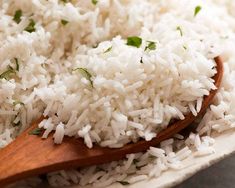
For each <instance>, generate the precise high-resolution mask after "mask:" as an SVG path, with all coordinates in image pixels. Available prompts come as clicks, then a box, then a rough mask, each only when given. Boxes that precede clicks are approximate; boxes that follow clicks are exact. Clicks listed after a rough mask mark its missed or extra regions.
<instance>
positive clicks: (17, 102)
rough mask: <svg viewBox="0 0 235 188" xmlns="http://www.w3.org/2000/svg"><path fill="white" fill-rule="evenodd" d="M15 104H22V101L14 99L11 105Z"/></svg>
mask: <svg viewBox="0 0 235 188" xmlns="http://www.w3.org/2000/svg"><path fill="white" fill-rule="evenodd" d="M17 104H20V105H24V103H23V102H21V101H18V100H15V101H14V102H13V105H14V106H16V105H17Z"/></svg>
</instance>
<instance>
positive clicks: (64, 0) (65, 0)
mask: <svg viewBox="0 0 235 188" xmlns="http://www.w3.org/2000/svg"><path fill="white" fill-rule="evenodd" d="M61 1H62V2H63V3H68V2H69V0H61Z"/></svg>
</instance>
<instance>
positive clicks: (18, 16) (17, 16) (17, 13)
mask: <svg viewBox="0 0 235 188" xmlns="http://www.w3.org/2000/svg"><path fill="white" fill-rule="evenodd" d="M21 16H22V10H17V11H15V14H14V17H13V20H14V21H15V22H16V23H20V22H21Z"/></svg>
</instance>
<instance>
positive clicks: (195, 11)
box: [194, 6, 202, 17]
mask: <svg viewBox="0 0 235 188" xmlns="http://www.w3.org/2000/svg"><path fill="white" fill-rule="evenodd" d="M201 9H202V7H201V6H196V7H195V9H194V17H195V16H197V14H198V13H199V12H200V11H201Z"/></svg>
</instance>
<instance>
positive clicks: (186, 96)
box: [0, 0, 235, 187]
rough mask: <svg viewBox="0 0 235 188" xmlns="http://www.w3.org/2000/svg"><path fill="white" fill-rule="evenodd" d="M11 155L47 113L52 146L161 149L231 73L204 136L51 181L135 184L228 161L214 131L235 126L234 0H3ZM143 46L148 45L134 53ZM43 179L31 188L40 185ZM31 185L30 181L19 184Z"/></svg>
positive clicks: (2, 76) (4, 105)
mask: <svg viewBox="0 0 235 188" xmlns="http://www.w3.org/2000/svg"><path fill="white" fill-rule="evenodd" d="M0 6H1V9H0V44H1V45H0V62H1V63H0V148H3V147H5V146H6V145H7V144H9V143H10V142H11V141H13V140H14V138H16V137H17V135H19V134H20V133H21V132H22V131H24V130H25V129H26V128H27V127H28V126H29V125H30V123H31V122H32V121H33V120H35V119H37V118H39V117H40V116H42V115H44V116H48V119H45V120H43V121H42V122H41V123H40V124H39V127H40V128H42V129H45V132H44V133H43V136H42V137H43V138H47V136H48V134H49V133H50V132H52V131H54V133H53V134H54V141H55V143H56V144H61V143H62V144H63V138H64V136H75V137H81V138H83V139H84V143H85V144H86V145H87V147H89V148H91V147H92V146H93V144H99V145H101V146H107V147H112V148H119V147H122V146H123V145H125V144H126V143H129V142H131V141H133V142H137V141H138V140H139V139H145V140H151V139H152V138H153V137H155V136H157V133H158V132H159V131H160V130H162V129H164V128H166V127H167V126H168V124H169V122H170V121H171V120H172V119H184V117H185V115H187V114H188V113H189V112H192V113H193V114H194V115H195V116H196V115H197V113H198V112H199V111H200V109H201V104H202V99H203V96H205V95H208V94H209V91H210V90H212V89H215V86H214V82H213V80H212V79H211V77H212V76H213V75H215V73H216V69H215V62H214V60H213V58H214V57H216V56H218V55H221V57H222V58H223V60H224V68H225V74H224V75H225V76H224V78H223V82H222V87H221V88H220V90H219V93H218V94H217V96H216V98H215V100H214V103H213V104H212V105H211V106H210V108H209V109H208V110H207V113H206V114H205V116H204V117H203V118H202V120H201V121H200V123H199V125H198V128H197V133H191V134H190V135H189V137H188V138H184V137H183V136H182V135H179V134H177V135H175V136H174V138H171V139H169V140H166V141H164V142H162V143H161V145H160V146H161V147H160V148H155V147H151V148H150V149H149V150H148V151H147V152H146V153H138V154H130V155H128V156H127V159H125V160H121V161H116V162H112V163H110V164H104V165H99V166H92V167H88V168H83V169H80V170H70V171H60V172H55V173H50V174H48V175H47V179H48V181H49V183H50V184H51V185H52V186H69V185H72V184H79V185H80V186H85V185H95V186H96V187H105V186H108V185H110V184H113V183H118V184H123V185H128V184H132V183H135V182H138V181H141V180H146V179H149V178H153V177H158V176H160V175H161V173H162V172H163V171H166V170H167V169H178V170H180V169H181V168H183V166H182V164H181V162H182V160H184V159H186V158H187V157H189V156H191V155H194V156H203V155H208V154H213V153H214V152H216V151H215V150H214V149H213V143H214V139H213V136H211V135H212V134H213V132H219V133H221V134H222V133H223V131H225V130H228V129H233V127H234V126H235V111H234V109H233V106H234V105H235V90H234V88H235V83H234V82H233V80H234V79H235V71H234V70H235V50H234V49H233V45H234V44H235V34H234V32H235V18H234V16H235V14H234V12H233V10H234V8H235V2H231V1H229V0H227V1H226V0H216V1H212V0H206V1H202V0H200V1H199V0H191V1H187V0H179V1H174V0H159V1H154V0H146V1H142V0H98V1H92V0H91V1H90V0H80V1H75V0H71V1H64V0H63V1H62V0H48V1H47V0H32V1H28V0H21V1H17V0H2V1H0ZM137 37H138V39H141V41H142V42H141V44H140V45H130V44H128V40H129V39H133V38H135V39H136V38H137ZM38 181H40V179H35V180H32V181H26V182H23V183H24V186H25V184H27V185H28V186H33V185H34V184H37V183H38ZM18 186H19V184H18Z"/></svg>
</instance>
